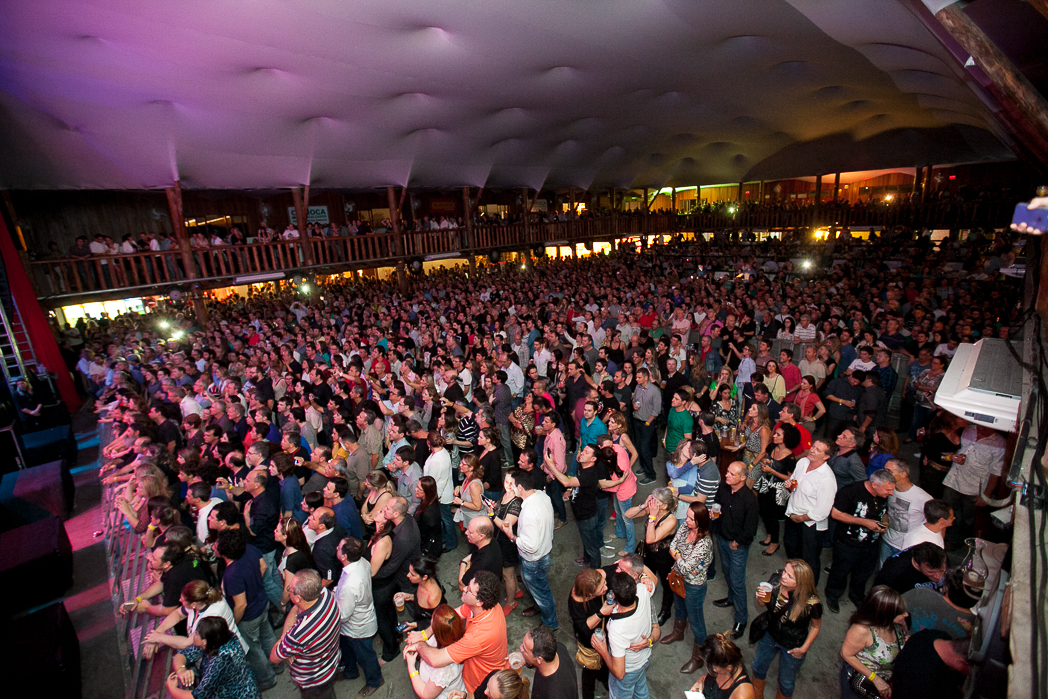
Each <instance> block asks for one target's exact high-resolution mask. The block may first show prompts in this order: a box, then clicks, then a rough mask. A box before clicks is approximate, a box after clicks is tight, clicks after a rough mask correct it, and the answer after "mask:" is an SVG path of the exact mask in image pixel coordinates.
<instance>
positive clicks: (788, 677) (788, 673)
mask: <svg viewBox="0 0 1048 699" xmlns="http://www.w3.org/2000/svg"><path fill="white" fill-rule="evenodd" d="M789 650H790V649H789V648H787V647H785V646H781V645H779V644H778V643H776V642H775V640H774V639H773V638H772V637H771V634H767V633H766V634H764V637H763V638H761V640H760V643H758V644H757V654H756V655H755V656H754V658H753V676H754V677H755V678H757V679H758V680H764V679H767V678H768V668H769V667H771V661H772V660H773V659H774V658H775V656H776V655H778V656H779V691H780V692H782V696H784V697H792V696H793V687H794V685H796V684H797V672H798V671H799V670H800V669H801V665H803V664H804V658H794V657H793V656H792V655H790V654H789V652H788V651H789Z"/></svg>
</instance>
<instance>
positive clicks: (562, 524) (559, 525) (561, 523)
mask: <svg viewBox="0 0 1048 699" xmlns="http://www.w3.org/2000/svg"><path fill="white" fill-rule="evenodd" d="M565 524H567V522H557V523H556V524H554V525H553V531H557V530H558V529H560V528H561V527H563V526H564V525H565Z"/></svg>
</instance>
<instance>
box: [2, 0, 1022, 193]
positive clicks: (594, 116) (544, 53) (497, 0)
mask: <svg viewBox="0 0 1048 699" xmlns="http://www.w3.org/2000/svg"><path fill="white" fill-rule="evenodd" d="M0 8H2V16H3V18H4V19H3V21H2V22H0V187H4V188H13V189H61V188H78V189H125V188H127V189H141V188H152V187H163V186H168V185H170V184H171V183H172V181H174V180H175V179H180V180H182V182H183V186H185V187H193V188H232V189H251V188H276V187H289V186H295V185H303V184H311V185H312V186H314V187H323V188H365V187H375V186H383V185H392V184H396V185H410V186H412V187H452V186H463V185H470V186H478V187H479V186H487V187H523V186H526V187H532V188H538V187H543V186H545V187H555V186H556V187H559V186H565V187H566V186H573V187H582V188H591V187H597V186H600V187H604V186H618V187H630V186H633V187H644V186H653V187H658V186H671V185H676V186H683V185H696V184H710V183H723V182H738V181H742V180H751V179H774V178H781V177H790V176H795V175H810V174H812V173H816V172H824V173H832V172H837V171H840V170H857V169H872V168H884V167H898V166H913V165H927V164H933V163H950V162H971V161H979V160H999V159H1007V158H1011V157H1013V156H1012V154H1011V153H1010V152H1009V150H1008V149H1007V148H1006V147H1005V145H1004V144H1003V143H1002V141H1001V139H1000V138H998V136H997V135H995V132H994V130H993V129H994V128H995V127H993V126H992V121H991V117H990V115H989V112H988V110H987V108H986V106H985V105H984V104H983V102H982V101H981V99H980V98H979V96H977V94H976V93H975V92H973V89H972V88H971V87H969V86H968V84H966V83H965V81H964V79H963V67H962V66H961V65H960V64H959V62H958V61H957V60H956V58H955V57H954V56H952V55H951V54H950V53H949V52H948V51H947V50H946V49H944V48H943V46H942V45H941V44H940V42H939V41H938V40H937V39H936V38H935V36H934V35H933V34H932V33H931V32H930V31H929V30H928V29H927V28H926V27H925V24H924V23H922V21H921V19H920V18H919V17H918V16H917V14H916V10H915V9H914V8H913V6H912V5H911V4H910V3H908V2H906V0H516V1H515V2H508V1H506V0H436V1H433V2H420V1H419V0H411V1H407V0H164V1H163V2H153V1H149V2H142V1H139V0H29V1H27V0H0Z"/></svg>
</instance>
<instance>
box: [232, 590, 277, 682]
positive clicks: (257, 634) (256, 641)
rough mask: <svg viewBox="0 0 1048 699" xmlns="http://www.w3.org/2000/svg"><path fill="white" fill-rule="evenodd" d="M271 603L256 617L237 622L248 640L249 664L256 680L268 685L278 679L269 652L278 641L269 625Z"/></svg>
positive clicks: (241, 632)
mask: <svg viewBox="0 0 1048 699" xmlns="http://www.w3.org/2000/svg"><path fill="white" fill-rule="evenodd" d="M268 611H269V605H268V604H267V605H266V608H265V610H263V612H262V613H261V614H259V615H258V616H257V617H255V618H254V619H241V620H240V621H239V622H238V623H237V628H239V629H240V634H241V635H242V636H243V637H244V640H245V641H247V664H248V666H249V667H250V668H251V672H252V673H254V675H255V682H257V683H258V684H259V685H260V686H263V687H264V686H266V685H268V684H271V683H272V682H274V681H275V680H276V673H275V672H274V671H273V665H272V664H270V662H269V652H270V651H271V650H273V645H274V644H275V643H276V642H277V639H276V636H274V635H273V627H272V626H270V625H269V614H267V613H266V612H268Z"/></svg>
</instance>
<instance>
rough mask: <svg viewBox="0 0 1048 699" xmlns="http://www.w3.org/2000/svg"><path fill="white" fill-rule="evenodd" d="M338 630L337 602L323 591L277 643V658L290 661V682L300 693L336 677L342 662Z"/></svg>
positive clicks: (339, 621) (327, 591)
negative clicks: (291, 681)
mask: <svg viewBox="0 0 1048 699" xmlns="http://www.w3.org/2000/svg"><path fill="white" fill-rule="evenodd" d="M263 623H265V622H263ZM341 626H342V617H341V615H340V614H339V610H338V602H337V601H336V600H335V596H334V595H332V594H331V591H330V590H327V589H324V590H321V592H320V597H319V598H318V599H317V602H316V604H314V605H313V606H312V607H310V608H309V609H307V610H306V611H305V612H301V613H299V615H298V619H297V620H296V621H295V625H294V626H292V627H291V629H290V630H289V631H288V632H287V633H286V634H284V637H283V638H281V639H280V644H279V646H278V648H277V657H278V658H280V659H284V658H291V659H292V663H291V679H292V680H294V682H295V684H296V685H298V687H299V688H300V689H309V688H310V687H319V686H320V685H322V684H326V683H327V682H329V681H330V680H331V679H332V678H333V677H334V676H335V672H336V671H337V670H338V664H339V662H340V660H341V654H340V653H339V649H338V635H339V629H340V628H341Z"/></svg>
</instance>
